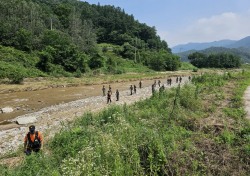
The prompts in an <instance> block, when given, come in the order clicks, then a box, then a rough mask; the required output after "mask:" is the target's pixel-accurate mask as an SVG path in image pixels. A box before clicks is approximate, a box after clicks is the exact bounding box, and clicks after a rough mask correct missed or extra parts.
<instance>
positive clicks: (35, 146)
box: [24, 125, 43, 155]
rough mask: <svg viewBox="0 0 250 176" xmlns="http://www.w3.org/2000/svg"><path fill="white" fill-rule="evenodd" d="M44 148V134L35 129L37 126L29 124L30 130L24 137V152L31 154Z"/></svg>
mask: <svg viewBox="0 0 250 176" xmlns="http://www.w3.org/2000/svg"><path fill="white" fill-rule="evenodd" d="M42 148H43V136H42V134H41V132H39V131H36V130H35V126H34V125H31V126H29V132H28V133H27V134H26V136H25V138H24V153H26V155H30V154H31V153H32V152H39V151H40V150H41V149H42Z"/></svg>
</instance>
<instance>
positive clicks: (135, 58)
mask: <svg viewBox="0 0 250 176" xmlns="http://www.w3.org/2000/svg"><path fill="white" fill-rule="evenodd" d="M135 45H136V46H137V37H135ZM136 46H135V63H136Z"/></svg>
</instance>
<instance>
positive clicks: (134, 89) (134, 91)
mask: <svg viewBox="0 0 250 176" xmlns="http://www.w3.org/2000/svg"><path fill="white" fill-rule="evenodd" d="M134 93H135V94H136V85H134Z"/></svg>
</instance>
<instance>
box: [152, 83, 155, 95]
mask: <svg viewBox="0 0 250 176" xmlns="http://www.w3.org/2000/svg"><path fill="white" fill-rule="evenodd" d="M154 93H155V84H152V94H154Z"/></svg>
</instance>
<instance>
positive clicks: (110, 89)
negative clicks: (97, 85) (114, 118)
mask: <svg viewBox="0 0 250 176" xmlns="http://www.w3.org/2000/svg"><path fill="white" fill-rule="evenodd" d="M109 91H110V93H111V95H112V88H111V86H110V85H109Z"/></svg>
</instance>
